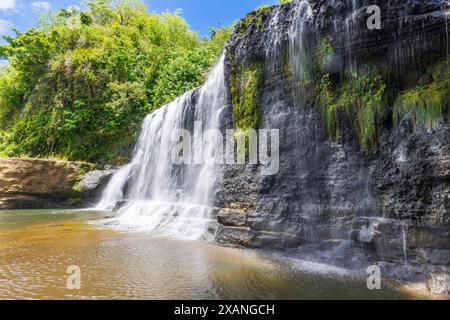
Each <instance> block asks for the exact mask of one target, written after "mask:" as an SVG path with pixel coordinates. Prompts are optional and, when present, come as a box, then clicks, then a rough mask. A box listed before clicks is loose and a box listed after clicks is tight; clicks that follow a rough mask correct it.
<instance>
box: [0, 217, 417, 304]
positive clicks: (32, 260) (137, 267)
mask: <svg viewBox="0 0 450 320" xmlns="http://www.w3.org/2000/svg"><path fill="white" fill-rule="evenodd" d="M104 217H105V214H104V213H99V212H87V211H0V299H404V298H408V297H407V296H405V295H404V294H402V293H400V291H398V290H395V289H392V288H384V289H383V290H381V291H370V290H368V289H367V288H366V283H365V279H361V278H358V277H353V276H349V275H344V274H341V273H339V272H331V271H333V269H332V268H330V270H329V271H328V270H327V268H326V267H325V266H323V265H315V264H309V265H308V264H307V265H308V266H309V267H308V268H307V269H308V270H305V268H304V267H305V265H301V264H296V263H295V262H292V261H289V262H288V261H285V260H280V259H276V258H273V257H269V256H267V255H264V254H262V253H258V252H255V251H248V250H237V249H230V248H222V247H219V246H215V245H211V244H206V243H202V242H194V241H182V240H176V239H170V238H167V237H160V236H158V235H155V234H146V233H121V232H118V231H114V230H109V229H105V228H100V227H98V226H96V225H94V224H92V223H90V221H93V220H96V219H101V218H104ZM72 265H76V266H79V268H80V270H81V289H80V290H69V289H67V285H66V283H67V277H68V276H69V274H67V273H66V271H67V268H68V267H69V266H72ZM300 265H301V267H300ZM318 270H322V271H321V272H317V271H318ZM335 271H336V270H335Z"/></svg>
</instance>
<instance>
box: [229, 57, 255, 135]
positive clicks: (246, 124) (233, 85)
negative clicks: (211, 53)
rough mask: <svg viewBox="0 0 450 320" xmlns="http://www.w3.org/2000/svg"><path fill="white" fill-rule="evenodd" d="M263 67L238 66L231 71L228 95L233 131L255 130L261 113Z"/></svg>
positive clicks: (253, 65)
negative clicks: (229, 97) (231, 109)
mask: <svg viewBox="0 0 450 320" xmlns="http://www.w3.org/2000/svg"><path fill="white" fill-rule="evenodd" d="M262 84H263V65H262V64H261V63H251V64H249V65H246V66H244V65H238V66H236V67H234V68H233V69H232V70H231V75H230V94H231V104H232V106H233V123H234V127H235V129H240V130H243V131H247V130H249V129H257V128H258V125H259V122H260V112H261V87H262Z"/></svg>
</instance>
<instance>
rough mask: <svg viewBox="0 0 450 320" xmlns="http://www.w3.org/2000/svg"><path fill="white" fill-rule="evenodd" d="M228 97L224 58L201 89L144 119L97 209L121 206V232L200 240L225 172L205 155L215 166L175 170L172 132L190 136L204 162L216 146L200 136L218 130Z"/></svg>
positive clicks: (177, 167) (175, 144)
mask: <svg viewBox="0 0 450 320" xmlns="http://www.w3.org/2000/svg"><path fill="white" fill-rule="evenodd" d="M226 95H227V91H226V86H225V78H224V55H223V56H222V57H221V59H220V61H219V63H218V64H217V66H216V67H215V68H214V70H213V71H212V73H211V74H210V76H209V78H208V79H207V81H206V83H205V84H204V85H203V87H201V88H200V89H198V91H195V90H194V91H191V92H188V93H186V94H184V95H183V96H181V97H180V98H178V99H176V100H175V101H173V102H172V103H169V104H168V105H166V106H164V107H162V108H160V109H158V110H156V111H155V112H153V113H151V114H150V115H148V116H147V117H146V119H145V120H144V122H143V124H142V129H141V134H140V136H139V139H138V141H137V144H136V147H135V151H134V156H133V160H132V162H131V163H130V164H128V165H126V166H124V167H123V168H122V169H121V170H119V171H118V172H117V173H116V174H115V175H114V176H113V177H112V179H111V181H110V183H109V184H108V185H107V187H106V189H105V191H104V193H103V195H102V199H101V201H100V203H99V204H98V205H97V208H98V209H112V208H113V207H114V206H115V205H116V204H117V203H118V202H122V201H123V202H122V205H123V207H122V208H121V209H119V211H118V217H117V218H115V219H114V224H116V225H118V226H120V227H125V228H131V229H133V230H138V231H150V230H158V231H159V232H162V233H164V234H170V235H176V236H182V237H184V238H193V239H198V238H200V237H201V236H202V235H203V234H204V233H205V231H206V229H207V226H208V224H209V223H210V222H211V219H212V218H213V215H212V213H213V209H212V207H211V206H212V204H213V201H214V194H215V189H216V186H217V183H218V182H219V181H220V178H221V176H222V173H223V168H222V167H221V166H220V165H216V164H214V163H217V162H215V161H214V157H216V156H218V155H216V154H215V153H211V154H209V155H206V156H209V157H211V158H212V161H203V162H202V163H203V164H189V165H187V164H181V165H176V164H174V163H173V161H172V160H173V152H174V150H177V147H178V146H179V143H180V141H179V137H174V132H175V131H177V130H176V129H180V130H187V131H189V132H190V133H191V136H192V141H193V143H192V146H191V147H192V150H193V152H192V154H193V155H195V154H202V155H203V156H204V157H205V154H204V152H211V150H213V149H214V147H213V146H208V144H213V143H216V141H214V140H213V139H209V140H208V139H203V133H202V132H204V131H206V130H214V129H220V124H221V121H220V120H221V116H222V111H223V110H224V109H225V107H226V103H227V102H226V101H227V100H226ZM199 124H201V125H199ZM190 163H197V162H195V161H191V162H190Z"/></svg>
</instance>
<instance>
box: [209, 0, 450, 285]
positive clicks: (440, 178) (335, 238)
mask: <svg viewBox="0 0 450 320" xmlns="http://www.w3.org/2000/svg"><path fill="white" fill-rule="evenodd" d="M351 3H352V2H351V1H331V0H322V1H310V4H311V7H312V10H313V13H314V16H315V18H314V19H312V21H311V22H310V23H309V28H311V30H313V32H311V34H313V35H311V34H310V32H308V31H305V34H306V36H310V37H312V38H311V39H313V41H320V39H321V37H325V36H327V37H329V38H330V39H331V40H332V43H333V45H334V46H335V47H337V48H339V50H338V51H337V52H336V53H335V55H336V57H335V58H334V60H335V61H334V62H333V63H332V65H331V66H330V70H331V71H332V72H341V71H342V69H344V68H348V67H349V65H353V64H358V63H362V62H374V63H376V62H377V61H385V62H387V63H390V64H392V66H393V67H394V68H397V69H398V70H399V74H401V70H402V69H403V68H414V66H416V65H418V64H420V63H423V62H421V57H424V56H426V55H427V54H429V53H430V52H433V54H435V53H437V54H438V55H439V54H440V55H445V54H446V51H445V50H446V49H445V48H446V46H447V45H448V42H446V41H448V29H447V27H446V21H447V19H448V18H447V15H448V12H449V4H448V2H446V1H422V2H420V3H419V4H411V2H410V1H395V2H391V5H390V6H389V5H388V4H387V2H386V1H362V2H361V1H358V4H359V6H358V8H359V9H358V10H356V11H352V8H351ZM360 3H362V4H360ZM369 3H370V4H379V5H380V7H381V9H382V10H381V11H382V13H383V19H382V21H383V29H382V30H378V31H373V32H372V31H371V32H369V31H368V30H367V28H365V29H364V28H363V26H364V24H365V21H366V18H367V14H366V9H367V6H368V5H369ZM294 8H295V4H288V5H285V6H281V7H275V8H273V9H271V10H268V11H267V12H265V13H264V14H263V15H262V16H261V13H259V14H252V15H250V16H249V18H248V19H247V20H246V22H247V24H246V25H245V24H242V25H238V27H237V29H236V31H235V33H234V35H233V36H232V38H231V39H230V42H229V48H228V51H227V57H226V73H227V79H228V81H230V73H231V70H232V68H233V67H234V66H235V65H238V64H246V63H253V62H255V61H257V62H258V63H262V64H263V65H264V66H265V74H264V84H263V87H262V90H261V92H262V97H261V104H260V106H261V119H260V128H269V129H278V130H279V131H280V170H279V172H278V173H277V174H276V175H273V176H262V175H261V174H260V172H261V167H259V166H255V165H247V166H227V169H226V173H225V177H224V181H223V183H222V187H221V190H220V191H219V192H218V193H217V202H216V205H217V206H219V207H222V208H229V209H226V211H221V213H222V214H219V220H218V221H219V228H218V230H216V232H215V238H216V240H217V241H218V242H219V243H223V244H235V245H237V246H243V247H251V248H264V249H276V250H282V251H283V252H285V253H286V254H292V255H293V256H296V257H312V256H314V258H316V259H319V260H320V259H322V258H323V261H326V262H330V261H332V262H333V263H335V264H337V265H342V266H345V267H348V266H351V265H353V266H354V265H358V264H360V265H361V266H365V265H370V264H373V263H378V264H380V265H383V266H385V269H389V270H393V269H395V268H393V267H392V266H393V265H394V266H403V264H404V263H405V261H407V262H408V264H411V267H414V268H416V267H417V268H418V270H427V272H430V271H431V270H434V269H435V268H436V266H438V267H437V268H440V267H442V268H444V270H447V269H445V267H446V266H449V264H450V237H449V236H450V233H449V232H450V198H449V197H450V169H449V162H450V149H449V142H450V125H449V124H448V123H445V122H442V123H440V124H439V125H438V126H436V127H435V128H433V129H430V128H427V127H426V126H418V127H415V126H413V124H412V121H411V119H410V118H408V116H407V117H405V118H404V119H403V120H402V121H401V123H400V124H399V125H398V126H396V127H394V126H393V125H392V122H389V121H387V122H386V123H379V124H378V127H379V131H380V132H381V134H380V135H379V136H378V139H377V148H376V150H375V151H371V152H364V153H363V152H361V151H360V149H359V147H358V145H357V143H356V142H355V137H354V135H353V134H352V132H351V128H350V125H349V127H348V128H347V130H346V131H345V132H343V137H344V138H343V139H342V141H339V142H334V141H331V140H330V139H329V138H328V136H327V132H326V130H325V128H324V125H323V122H322V120H321V119H320V116H319V114H318V113H317V111H316V110H315V109H314V106H313V105H311V104H308V103H307V102H306V100H305V101H302V99H301V98H300V99H298V97H295V95H293V94H292V90H293V81H292V77H291V76H290V75H286V72H285V71H284V70H283V65H282V63H274V62H273V61H282V60H283V55H282V54H280V52H281V53H282V52H283V48H288V47H289V34H290V32H291V29H290V28H291V25H292V20H293V19H294V15H295V9H294ZM352 12H354V14H352ZM349 17H350V18H351V23H352V24H351V25H350V31H348V32H347V33H346V31H345V28H346V24H345V21H349ZM347 27H348V24H347ZM314 39H315V40H314ZM446 39H447V40H446ZM276 47H278V49H276V50H271V49H273V48H276ZM408 48H409V49H408ZM411 48H413V49H411ZM396 50H397V52H400V53H401V54H400V55H394V54H393V52H395V51H396ZM400 56H401V57H400ZM422 67H423V66H421V68H422ZM388 109H389V108H388ZM226 112H228V114H227V115H226V118H227V119H228V120H227V121H228V122H229V123H227V126H228V127H230V126H232V120H230V119H232V115H231V110H227V111H226ZM236 207H239V208H241V209H242V208H244V209H245V211H246V216H247V218H246V219H245V223H244V219H243V218H242V216H240V215H233V214H231V212H233V208H236ZM324 252H325V253H324ZM311 253H313V254H312V255H311ZM321 255H322V256H321ZM402 270H403V269H402ZM402 272H403V271H402ZM421 272H422V271H418V272H416V273H417V274H421ZM393 273H394V272H393ZM422 278H423V277H422Z"/></svg>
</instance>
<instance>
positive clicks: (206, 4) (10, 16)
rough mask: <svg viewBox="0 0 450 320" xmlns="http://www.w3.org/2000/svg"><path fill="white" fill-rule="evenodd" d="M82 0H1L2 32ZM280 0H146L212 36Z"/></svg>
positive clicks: (25, 25)
mask: <svg viewBox="0 0 450 320" xmlns="http://www.w3.org/2000/svg"><path fill="white" fill-rule="evenodd" d="M83 2H84V1H80V0H60V1H55V0H48V1H36V0H0V34H1V35H3V34H10V33H11V29H12V28H17V29H18V30H20V31H25V30H26V29H27V28H29V27H30V26H33V25H34V24H36V17H37V13H38V12H39V11H40V10H48V9H51V10H53V11H58V10H59V9H60V8H67V7H69V6H71V5H80V3H83ZM277 2H278V1H277V0H145V3H146V4H147V6H148V8H149V11H150V12H158V13H159V12H163V11H166V10H169V11H172V12H173V11H175V10H176V9H180V8H181V9H183V14H182V16H183V17H184V18H185V19H186V20H187V22H188V23H189V25H190V26H191V29H193V30H195V31H198V32H199V33H200V34H201V35H204V36H206V35H208V34H209V32H208V28H209V27H218V26H223V25H230V24H231V23H233V21H235V20H237V19H239V18H241V17H243V16H244V15H245V14H246V13H248V12H250V11H252V10H253V9H255V8H256V7H259V6H260V5H262V4H269V5H271V4H275V3H277Z"/></svg>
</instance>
